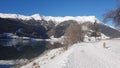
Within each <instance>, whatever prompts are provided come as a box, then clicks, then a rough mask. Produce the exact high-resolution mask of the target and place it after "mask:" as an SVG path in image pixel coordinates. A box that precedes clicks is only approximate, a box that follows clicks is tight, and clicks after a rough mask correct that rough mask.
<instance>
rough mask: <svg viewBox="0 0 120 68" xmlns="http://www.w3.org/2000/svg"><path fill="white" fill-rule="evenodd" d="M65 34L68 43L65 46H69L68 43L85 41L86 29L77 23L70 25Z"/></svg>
mask: <svg viewBox="0 0 120 68" xmlns="http://www.w3.org/2000/svg"><path fill="white" fill-rule="evenodd" d="M64 36H65V39H64V41H65V42H64V43H65V44H66V45H65V47H68V45H72V44H74V43H77V42H81V41H83V39H84V31H83V30H82V26H81V25H80V24H77V23H76V24H72V25H70V26H69V27H68V29H67V30H66V32H65V34H64Z"/></svg>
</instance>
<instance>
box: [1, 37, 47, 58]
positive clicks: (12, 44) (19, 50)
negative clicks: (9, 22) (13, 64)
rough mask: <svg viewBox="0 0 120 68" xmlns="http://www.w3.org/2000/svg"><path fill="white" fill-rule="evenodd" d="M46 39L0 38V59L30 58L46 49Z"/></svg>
mask: <svg viewBox="0 0 120 68" xmlns="http://www.w3.org/2000/svg"><path fill="white" fill-rule="evenodd" d="M48 43H49V42H46V41H31V40H16V39H13V40H0V60H9V59H20V58H27V59H31V58H33V57H36V56H38V55H40V54H41V53H42V52H43V51H44V50H46V49H47V48H46V44H48Z"/></svg>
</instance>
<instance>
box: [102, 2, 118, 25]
mask: <svg viewBox="0 0 120 68" xmlns="http://www.w3.org/2000/svg"><path fill="white" fill-rule="evenodd" d="M117 2H118V3H117V8H115V9H114V10H111V11H108V12H106V13H105V14H104V15H103V17H104V20H103V21H104V22H107V21H113V23H114V24H115V26H118V27H120V0H117Z"/></svg>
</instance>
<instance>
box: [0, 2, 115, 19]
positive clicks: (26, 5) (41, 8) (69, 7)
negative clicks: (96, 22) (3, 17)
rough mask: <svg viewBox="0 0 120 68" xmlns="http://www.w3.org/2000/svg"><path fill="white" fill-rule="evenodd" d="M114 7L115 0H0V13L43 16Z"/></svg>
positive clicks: (98, 12) (88, 12) (81, 13)
mask: <svg viewBox="0 0 120 68" xmlns="http://www.w3.org/2000/svg"><path fill="white" fill-rule="evenodd" d="M115 7H116V1H115V0H0V13H13V14H14V13H15V14H22V15H32V14H35V13H39V14H40V15H45V16H84V15H95V16H96V17H97V18H99V19H100V20H102V15H103V13H105V12H106V11H109V10H111V9H113V8H115Z"/></svg>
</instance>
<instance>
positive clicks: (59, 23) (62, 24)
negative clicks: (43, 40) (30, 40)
mask: <svg viewBox="0 0 120 68" xmlns="http://www.w3.org/2000/svg"><path fill="white" fill-rule="evenodd" d="M0 18H3V19H6V20H7V19H10V20H13V21H14V20H15V22H16V21H17V22H18V23H23V24H29V25H32V26H37V27H39V26H40V27H44V28H45V30H46V32H44V33H47V35H48V36H49V37H50V36H55V37H60V36H62V35H63V34H64V33H65V30H66V29H67V28H68V27H69V26H70V25H71V24H72V23H78V24H80V23H85V22H87V23H92V24H93V23H95V21H96V23H97V24H98V27H99V28H100V30H101V33H103V34H105V35H106V36H109V37H120V31H119V30H117V29H115V28H112V27H110V26H108V25H106V24H104V23H101V22H100V21H99V20H98V19H97V18H96V17H95V16H64V17H60V16H58V17H53V16H42V15H40V14H34V15H31V16H25V15H20V14H2V13H0ZM8 22H9V21H8ZM9 23H12V24H11V25H13V22H9ZM4 24H5V23H4ZM16 25H17V24H16ZM14 26H15V24H14ZM12 27H13V26H12ZM19 27H20V26H19ZM2 29H3V28H2ZM5 29H6V28H5ZM15 29H18V28H15ZM38 30H41V29H38ZM38 30H37V31H38ZM12 31H13V30H12ZM58 31H59V32H58ZM42 32H43V31H42ZM53 33H54V34H53ZM113 33H115V34H113Z"/></svg>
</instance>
